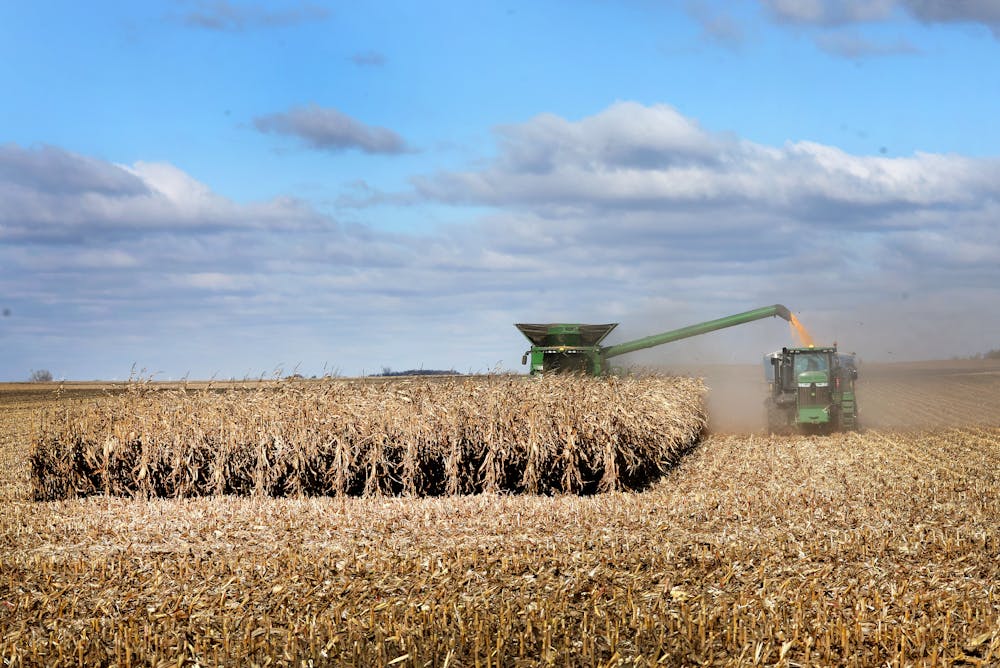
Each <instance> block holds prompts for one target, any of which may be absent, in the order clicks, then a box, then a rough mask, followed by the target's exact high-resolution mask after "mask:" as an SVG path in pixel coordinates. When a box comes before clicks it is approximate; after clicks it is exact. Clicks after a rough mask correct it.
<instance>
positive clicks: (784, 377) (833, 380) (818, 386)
mask: <svg viewBox="0 0 1000 668" xmlns="http://www.w3.org/2000/svg"><path fill="white" fill-rule="evenodd" d="M764 373H765V376H766V378H767V381H768V383H769V385H770V393H769V396H768V397H767V399H766V400H765V407H766V410H767V427H768V431H770V432H771V433H772V434H775V433H793V432H796V431H800V432H814V433H823V432H833V431H843V430H854V431H857V430H858V404H857V400H856V397H855V394H854V381H855V380H856V379H857V377H858V367H857V361H856V359H855V356H854V354H853V353H851V354H844V353H839V352H837V344H836V343H835V344H833V345H832V346H809V347H805V348H782V349H781V350H779V351H777V352H774V353H771V354H770V355H767V356H765V357H764Z"/></svg>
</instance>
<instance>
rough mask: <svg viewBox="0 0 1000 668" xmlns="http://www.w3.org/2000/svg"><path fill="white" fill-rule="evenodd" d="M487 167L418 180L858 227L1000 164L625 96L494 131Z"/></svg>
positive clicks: (594, 203) (555, 206)
mask: <svg viewBox="0 0 1000 668" xmlns="http://www.w3.org/2000/svg"><path fill="white" fill-rule="evenodd" d="M497 134H498V143H499V147H500V153H499V155H498V156H497V158H496V159H495V160H494V161H493V162H492V163H491V164H489V165H488V166H487V167H486V168H485V169H477V170H475V171H466V172H449V173H443V174H438V175H435V176H431V177H423V178H419V179H415V181H414V183H415V186H416V188H417V190H418V192H420V193H421V194H422V195H423V196H425V197H428V198H432V199H436V200H440V201H444V202H462V203H469V204H490V205H498V206H518V207H531V208H536V209H538V210H542V211H546V212H548V213H549V214H550V215H556V214H558V212H559V211H574V212H580V211H590V212H594V211H607V210H619V209H623V210H634V211H648V210H651V209H654V208H658V207H659V208H662V207H671V208H672V209H674V210H678V209H680V210H687V211H691V210H697V209H702V208H705V207H709V208H712V209H716V210H723V209H733V208H740V209H746V208H748V207H753V208H754V209H756V210H758V211H769V212H772V213H774V214H778V215H794V216H796V217H797V218H799V219H801V220H827V219H829V218H830V217H831V216H838V217H841V218H842V219H846V220H848V221H851V222H852V223H857V224H860V225H865V224H870V223H871V221H872V220H875V218H874V214H877V213H879V212H881V211H884V210H887V209H892V210H895V211H906V210H908V209H909V210H912V209H921V208H927V207H944V208H954V207H962V206H969V205H973V204H974V203H976V202H978V201H980V200H981V199H982V198H983V197H984V196H996V195H997V194H998V192H1000V186H998V184H1000V161H996V160H975V159H970V158H965V157H961V156H956V155H933V154H916V155H914V156H912V157H906V158H887V157H881V156H880V157H875V156H856V155H850V154H848V153H846V152H844V151H842V150H840V149H838V148H835V147H831V146H824V145H821V144H817V143H813V142H807V141H800V142H791V143H788V144H786V145H784V146H781V147H771V146H764V145H760V144H755V143H752V142H749V141H746V140H742V139H739V138H738V137H735V136H732V135H727V134H725V133H718V132H710V131H707V130H705V129H703V128H701V127H700V126H699V125H698V123H697V122H696V121H694V120H692V119H689V118H687V117H685V116H683V115H682V114H680V113H679V112H677V111H676V110H675V109H673V108H671V107H669V106H666V105H655V106H649V107H647V106H643V105H640V104H637V103H632V102H620V103H617V104H615V105H613V106H611V107H610V108H608V109H606V110H605V111H602V112H601V113H599V114H596V115H594V116H591V117H588V118H584V119H582V120H580V121H575V122H574V121H569V120H566V119H562V118H558V117H556V116H552V115H541V116H538V117H536V118H534V119H532V120H530V121H528V122H526V123H523V124H521V125H517V126H508V127H502V128H499V129H498V131H497Z"/></svg>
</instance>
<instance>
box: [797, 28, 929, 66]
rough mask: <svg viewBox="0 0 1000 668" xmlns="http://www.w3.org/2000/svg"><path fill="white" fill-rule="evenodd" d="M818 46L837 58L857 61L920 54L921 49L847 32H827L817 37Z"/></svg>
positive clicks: (908, 44) (908, 43)
mask: <svg viewBox="0 0 1000 668" xmlns="http://www.w3.org/2000/svg"><path fill="white" fill-rule="evenodd" d="M816 46H818V47H819V48H820V49H822V50H823V51H826V52H827V53H830V54H832V55H835V56H841V57H843V58H850V59H852V60H857V59H861V58H869V57H877V56H896V55H906V54H914V53H920V49H918V48H917V47H916V46H914V45H913V44H911V43H910V42H909V41H907V40H903V39H901V40H898V41H896V42H893V43H880V42H875V41H872V40H870V39H867V38H865V37H863V36H861V35H857V34H852V33H846V32H827V33H824V34H822V35H818V36H817V37H816Z"/></svg>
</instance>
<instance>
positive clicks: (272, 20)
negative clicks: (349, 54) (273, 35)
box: [181, 0, 329, 32]
mask: <svg viewBox="0 0 1000 668" xmlns="http://www.w3.org/2000/svg"><path fill="white" fill-rule="evenodd" d="M328 16H329V11H328V10H327V9H326V8H325V7H321V6H319V5H314V4H310V3H301V4H298V5H295V6H292V7H288V8H286V9H279V10H274V9H270V8H268V7H267V6H265V5H260V4H254V3H246V4H244V3H232V2H229V1H228V0H212V1H211V2H209V1H201V2H198V3H197V8H196V9H192V10H191V11H188V12H186V13H185V14H183V16H182V17H181V22H182V23H183V24H184V25H187V26H190V27H193V28H203V29H206V30H220V31H227V32H240V31H243V30H246V29H249V28H275V27H281V26H289V25H295V24H299V23H307V22H312V21H321V20H324V19H326V18H327V17H328Z"/></svg>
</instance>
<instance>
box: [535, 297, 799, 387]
mask: <svg viewBox="0 0 1000 668" xmlns="http://www.w3.org/2000/svg"><path fill="white" fill-rule="evenodd" d="M772 316H778V317H779V318H784V319H785V320H788V321H791V319H792V314H791V312H790V311H789V310H788V309H787V308H785V307H784V306H782V305H781V304H775V305H773V306H766V307H764V308H759V309H754V310H753V311H747V312H745V313H737V314H736V315H730V316H727V317H725V318H719V319H717V320H710V321H708V322H703V323H699V324H697V325H690V326H688V327H682V328H680V329H674V330H671V331H669V332H663V333H662V334H654V335H653V336H647V337H645V338H641V339H636V340H635V341H629V342H627V343H619V344H617V345H614V346H602V345H601V341H603V340H604V338H605V337H606V336H607V335H608V334H610V333H611V330H613V329H614V328H615V327H617V326H618V323H611V324H606V325H581V324H568V323H550V324H546V325H537V324H536V325H533V324H518V325H516V327H517V328H518V329H519V330H521V333H522V334H524V335H525V336H526V337H527V338H528V340H529V341H531V344H532V345H531V350H529V351H528V352H526V353H525V354H524V357H522V358H521V364H527V363H528V360H529V358H530V360H531V375H533V376H534V375H538V374H543V373H567V372H568V373H582V374H588V375H593V376H600V375H603V374H606V373H608V372H610V370H611V367H610V366H609V364H608V360H609V359H611V358H613V357H617V356H619V355H624V354H625V353H631V352H635V351H637V350H643V349H645V348H652V347H653V346H659V345H662V344H664V343H670V342H672V341H679V340H680V339H686V338H688V337H691V336H698V335H700V334H707V333H708V332H714V331H716V330H718V329H725V328H726V327H732V326H734V325H742V324H744V323H747V322H753V321H754V320H761V319H763V318H769V317H772Z"/></svg>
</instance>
